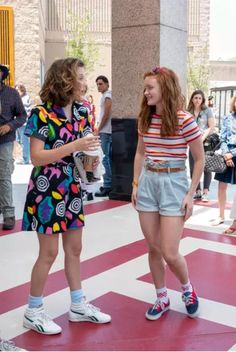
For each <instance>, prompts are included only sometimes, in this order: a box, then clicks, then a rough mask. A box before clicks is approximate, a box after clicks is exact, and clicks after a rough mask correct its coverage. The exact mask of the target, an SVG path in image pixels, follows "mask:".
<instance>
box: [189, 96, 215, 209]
mask: <svg viewBox="0 0 236 352" xmlns="http://www.w3.org/2000/svg"><path fill="white" fill-rule="evenodd" d="M187 110H188V111H189V112H190V113H191V114H192V115H193V117H194V119H195V121H196V122H197V124H198V126H199V129H200V131H201V134H202V142H203V143H204V141H205V139H206V138H207V136H209V135H210V134H212V133H213V132H214V130H215V118H214V116H213V112H212V109H210V108H209V107H207V106H206V104H205V96H204V93H203V91H201V90H200V89H198V90H195V91H194V92H193V93H192V95H191V97H190V100H189V104H188V108H187ZM189 167H190V176H191V178H192V175H193V157H192V154H191V151H189ZM211 178H212V174H211V172H209V171H204V175H203V193H202V191H201V184H200V182H199V184H198V186H197V189H196V193H195V195H194V199H199V200H200V199H201V200H202V201H203V202H208V200H209V199H208V192H209V188H210V184H211Z"/></svg>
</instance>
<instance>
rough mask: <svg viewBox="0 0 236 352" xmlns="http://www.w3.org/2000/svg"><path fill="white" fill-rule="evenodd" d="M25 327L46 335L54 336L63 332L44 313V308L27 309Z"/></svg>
mask: <svg viewBox="0 0 236 352" xmlns="http://www.w3.org/2000/svg"><path fill="white" fill-rule="evenodd" d="M23 325H24V327H25V328H27V329H31V330H34V331H37V332H39V333H40V334H45V335H54V334H59V333H60V332H61V327H60V326H59V325H57V324H56V323H54V321H53V320H52V318H51V317H50V316H49V315H47V314H46V313H45V312H44V308H43V307H39V308H26V311H25V315H24V320H23Z"/></svg>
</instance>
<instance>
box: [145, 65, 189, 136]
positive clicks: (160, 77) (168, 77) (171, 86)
mask: <svg viewBox="0 0 236 352" xmlns="http://www.w3.org/2000/svg"><path fill="white" fill-rule="evenodd" d="M146 77H153V78H155V79H156V80H157V82H158V84H159V85H160V88H161V96H162V112H161V117H162V124H161V136H162V137H166V136H174V135H176V133H177V130H178V119H177V113H178V111H179V110H183V109H184V105H185V98H184V96H183V95H182V93H181V88H180V84H179V79H178V77H177V75H176V74H175V72H174V71H172V70H170V69H168V68H166V67H161V68H159V67H156V68H154V69H153V70H152V71H149V72H146V73H145V74H144V79H145V78H146ZM155 112H156V106H149V105H148V104H147V98H146V97H145V95H143V98H142V102H141V109H140V113H139V117H138V125H139V130H140V132H141V133H146V132H147V131H148V128H149V126H150V123H151V120H152V114H153V113H155Z"/></svg>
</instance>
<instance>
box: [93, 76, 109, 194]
mask: <svg viewBox="0 0 236 352" xmlns="http://www.w3.org/2000/svg"><path fill="white" fill-rule="evenodd" d="M96 84H97V88H98V91H99V92H100V93H102V96H101V100H100V115H99V124H98V128H97V133H98V134H99V136H100V139H101V147H102V150H103V153H104V158H103V166H104V168H105V174H104V175H103V187H101V188H100V191H99V192H96V193H95V196H96V197H106V196H108V195H109V192H110V191H111V180H112V159H111V147H112V135H111V132H112V131H111V103H112V94H111V91H110V90H109V81H108V79H107V77H105V76H98V77H97V78H96Z"/></svg>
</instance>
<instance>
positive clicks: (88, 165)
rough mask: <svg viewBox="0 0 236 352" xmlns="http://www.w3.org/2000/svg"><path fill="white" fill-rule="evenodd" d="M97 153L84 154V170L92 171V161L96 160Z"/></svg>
mask: <svg viewBox="0 0 236 352" xmlns="http://www.w3.org/2000/svg"><path fill="white" fill-rule="evenodd" d="M97 158H98V157H97V155H96V156H94V155H93V156H92V155H84V170H85V171H90V172H91V171H93V163H94V161H96V160H97Z"/></svg>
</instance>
